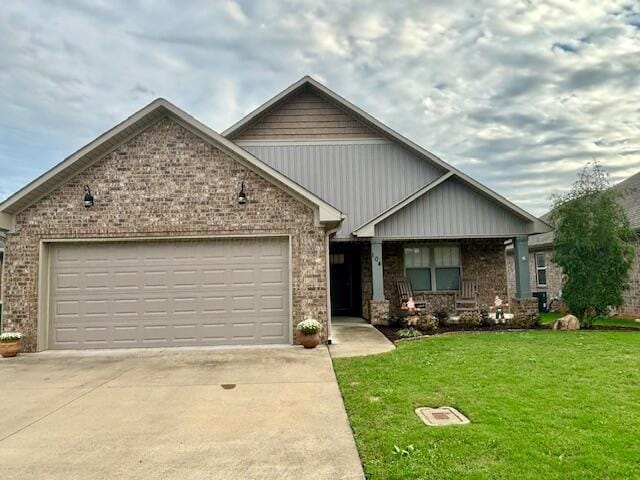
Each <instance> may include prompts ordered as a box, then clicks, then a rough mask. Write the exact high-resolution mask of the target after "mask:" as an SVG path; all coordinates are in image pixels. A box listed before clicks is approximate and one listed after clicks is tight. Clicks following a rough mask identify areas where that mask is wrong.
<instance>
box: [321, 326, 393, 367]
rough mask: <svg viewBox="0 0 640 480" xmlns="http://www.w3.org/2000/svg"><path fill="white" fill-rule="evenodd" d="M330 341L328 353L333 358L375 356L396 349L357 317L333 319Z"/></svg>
mask: <svg viewBox="0 0 640 480" xmlns="http://www.w3.org/2000/svg"><path fill="white" fill-rule="evenodd" d="M331 340H332V342H331V345H329V352H330V353H331V357H333V358H341V357H359V356H364V355H375V354H378V353H384V352H389V351H391V350H394V349H395V348H396V347H395V345H394V344H393V343H391V342H390V341H389V340H388V339H387V337H385V336H384V335H383V334H382V333H380V332H379V331H378V330H377V329H376V328H375V327H374V326H373V325H371V324H370V323H368V322H367V321H366V320H364V319H363V318H359V317H333V320H332V322H331Z"/></svg>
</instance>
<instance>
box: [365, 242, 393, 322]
mask: <svg viewBox="0 0 640 480" xmlns="http://www.w3.org/2000/svg"><path fill="white" fill-rule="evenodd" d="M383 271H384V269H383V265H382V240H380V239H379V238H372V239H371V283H372V298H371V300H369V321H370V322H371V324H372V325H388V324H389V301H388V300H386V299H385V298H384V273H383Z"/></svg>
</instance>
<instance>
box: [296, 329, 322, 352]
mask: <svg viewBox="0 0 640 480" xmlns="http://www.w3.org/2000/svg"><path fill="white" fill-rule="evenodd" d="M298 342H300V344H301V345H302V346H303V347H304V348H316V347H317V346H318V345H320V333H302V332H298Z"/></svg>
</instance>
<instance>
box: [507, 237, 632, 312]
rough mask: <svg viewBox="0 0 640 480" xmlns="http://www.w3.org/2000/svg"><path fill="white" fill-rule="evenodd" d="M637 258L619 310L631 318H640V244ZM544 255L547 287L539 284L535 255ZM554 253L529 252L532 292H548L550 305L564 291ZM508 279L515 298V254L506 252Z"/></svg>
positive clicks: (550, 251) (547, 251)
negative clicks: (553, 259)
mask: <svg viewBox="0 0 640 480" xmlns="http://www.w3.org/2000/svg"><path fill="white" fill-rule="evenodd" d="M635 252H636V256H635V259H634V261H633V263H632V264H631V270H630V272H629V289H628V290H627V291H626V292H625V294H624V296H623V301H624V303H623V304H622V306H621V307H620V308H619V309H618V311H619V313H620V314H621V315H626V316H629V317H637V316H640V242H636V243H635ZM536 253H543V254H544V256H545V261H546V265H547V285H546V286H541V285H538V284H537V278H536V268H535V254H536ZM552 256H553V251H552V250H551V249H550V248H548V249H545V250H535V251H531V252H529V274H530V278H531V291H532V292H547V301H548V302H549V303H550V302H551V300H553V299H554V298H559V297H560V294H561V291H562V269H561V268H560V267H559V266H558V265H556V264H555V263H553V262H552V261H551V258H552ZM506 264H507V277H508V285H509V296H511V297H513V296H515V293H516V273H515V264H514V258H513V252H512V251H508V252H506Z"/></svg>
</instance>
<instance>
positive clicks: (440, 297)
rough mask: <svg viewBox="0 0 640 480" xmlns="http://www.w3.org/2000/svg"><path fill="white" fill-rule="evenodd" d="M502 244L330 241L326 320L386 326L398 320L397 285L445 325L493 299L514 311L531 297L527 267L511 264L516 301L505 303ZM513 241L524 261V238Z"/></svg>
mask: <svg viewBox="0 0 640 480" xmlns="http://www.w3.org/2000/svg"><path fill="white" fill-rule="evenodd" d="M507 239H509V237H495V238H458V239H446V240H445V239H442V240H440V239H430V238H425V239H407V240H398V239H393V240H385V239H380V238H375V237H374V238H371V239H368V240H364V241H362V240H360V241H334V242H332V243H331V248H330V265H331V279H330V280H331V307H332V308H331V309H332V315H334V316H344V315H348V316H356V317H362V318H364V319H366V320H368V321H369V322H371V323H372V324H374V325H376V324H387V323H388V322H389V320H390V319H393V318H397V317H398V316H400V315H402V312H403V311H402V308H401V307H402V304H403V299H402V298H401V296H402V292H401V290H402V289H401V288H399V283H402V282H404V283H408V284H409V285H410V288H411V290H412V292H413V293H414V294H415V295H416V296H418V295H419V296H420V298H421V299H423V300H424V304H425V305H424V306H423V309H424V310H425V311H426V312H427V313H431V314H441V315H442V314H444V313H446V316H447V317H448V318H449V319H450V321H455V319H456V317H457V316H458V315H459V314H460V313H461V312H462V311H464V310H469V309H477V308H479V307H486V308H489V307H492V306H493V305H494V301H495V297H499V298H500V299H502V300H503V301H504V302H505V303H507V302H508V303H509V304H510V305H511V306H512V307H515V308H516V309H517V308H518V304H519V303H520V300H521V299H522V300H524V299H530V297H531V290H530V285H529V274H528V263H527V262H526V261H524V262H517V263H516V266H517V270H518V273H517V275H516V277H517V282H516V283H517V294H516V297H517V298H515V299H510V298H508V293H507V270H506V263H505V256H504V255H505V253H504V251H505V241H506V240H507ZM513 240H515V241H514V245H515V248H516V252H515V253H516V255H515V258H516V259H519V258H525V259H526V258H527V257H528V254H527V237H526V236H522V237H517V238H514V239H513ZM470 292H472V293H471V294H470ZM405 296H406V295H405ZM470 296H472V297H471V298H470ZM404 301H406V298H405V299H404Z"/></svg>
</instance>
